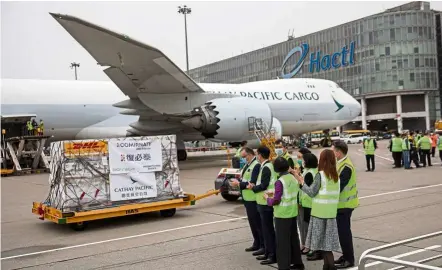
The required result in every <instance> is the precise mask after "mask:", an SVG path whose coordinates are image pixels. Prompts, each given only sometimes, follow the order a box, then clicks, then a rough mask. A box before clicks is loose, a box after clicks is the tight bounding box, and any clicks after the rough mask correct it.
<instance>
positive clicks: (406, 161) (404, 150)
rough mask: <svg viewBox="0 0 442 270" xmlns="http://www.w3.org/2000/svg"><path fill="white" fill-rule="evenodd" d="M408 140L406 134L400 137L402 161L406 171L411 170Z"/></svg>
mask: <svg viewBox="0 0 442 270" xmlns="http://www.w3.org/2000/svg"><path fill="white" fill-rule="evenodd" d="M410 149H411V148H410V140H409V139H408V136H407V134H403V135H402V158H403V160H404V168H405V169H406V170H409V169H413V168H411V167H410V163H411V160H410Z"/></svg>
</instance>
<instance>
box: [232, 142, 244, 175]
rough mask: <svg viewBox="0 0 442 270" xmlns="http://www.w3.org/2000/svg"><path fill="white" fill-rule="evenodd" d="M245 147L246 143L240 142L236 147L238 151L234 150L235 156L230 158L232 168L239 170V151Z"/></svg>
mask: <svg viewBox="0 0 442 270" xmlns="http://www.w3.org/2000/svg"><path fill="white" fill-rule="evenodd" d="M245 146H247V141H243V142H241V144H240V146H238V149H236V153H235V156H234V157H233V158H232V167H233V168H235V169H240V168H241V150H242V148H243V147H245ZM244 163H245V162H244Z"/></svg>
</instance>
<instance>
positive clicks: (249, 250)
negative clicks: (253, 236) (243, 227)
mask: <svg viewBox="0 0 442 270" xmlns="http://www.w3.org/2000/svg"><path fill="white" fill-rule="evenodd" d="M245 250H246V252H252V251H257V250H259V248H257V247H248V248H246V249H245Z"/></svg>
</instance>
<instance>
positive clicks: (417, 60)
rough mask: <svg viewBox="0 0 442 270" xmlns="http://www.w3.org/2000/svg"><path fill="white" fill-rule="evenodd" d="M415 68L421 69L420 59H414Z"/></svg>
mask: <svg viewBox="0 0 442 270" xmlns="http://www.w3.org/2000/svg"><path fill="white" fill-rule="evenodd" d="M414 67H419V58H415V59H414Z"/></svg>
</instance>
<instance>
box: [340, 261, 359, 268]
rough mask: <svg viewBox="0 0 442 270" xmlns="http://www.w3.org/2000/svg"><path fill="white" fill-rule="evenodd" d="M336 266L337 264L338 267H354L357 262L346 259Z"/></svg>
mask: <svg viewBox="0 0 442 270" xmlns="http://www.w3.org/2000/svg"><path fill="white" fill-rule="evenodd" d="M335 266H336V269H345V268H349V267H353V266H355V264H354V263H351V262H348V261H344V262H342V263H340V264H336V265H335Z"/></svg>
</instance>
